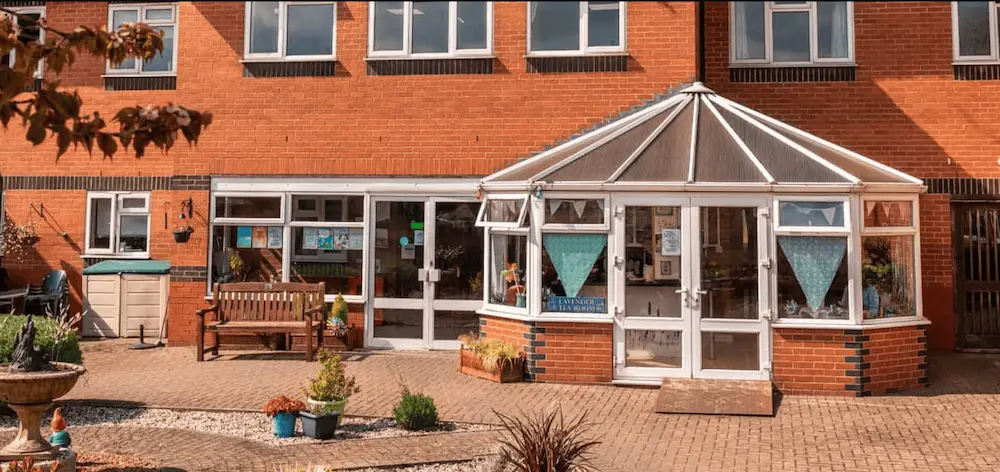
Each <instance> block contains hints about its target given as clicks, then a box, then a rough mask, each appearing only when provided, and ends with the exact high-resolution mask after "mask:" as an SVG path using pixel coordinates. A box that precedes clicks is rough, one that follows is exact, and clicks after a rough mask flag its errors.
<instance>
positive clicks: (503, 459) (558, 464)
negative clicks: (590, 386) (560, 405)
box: [493, 409, 600, 472]
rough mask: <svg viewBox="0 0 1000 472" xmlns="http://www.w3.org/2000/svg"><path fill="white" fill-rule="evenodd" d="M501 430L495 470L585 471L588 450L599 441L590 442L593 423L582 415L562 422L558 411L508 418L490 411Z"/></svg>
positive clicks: (587, 464) (562, 419)
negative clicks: (497, 419)
mask: <svg viewBox="0 0 1000 472" xmlns="http://www.w3.org/2000/svg"><path fill="white" fill-rule="evenodd" d="M493 413H494V414H496V415H497V417H498V418H499V419H500V422H501V423H502V424H503V427H504V429H505V430H506V431H505V434H504V437H503V438H502V439H500V460H499V462H498V464H497V465H498V467H500V468H503V470H510V469H513V470H515V471H517V472H588V471H593V470H595V469H594V468H593V466H592V465H591V463H590V458H589V456H590V451H591V450H592V449H593V448H594V447H596V446H597V445H598V444H600V441H597V440H593V439H590V437H589V430H590V429H591V428H592V427H593V424H591V423H588V422H586V421H585V418H586V417H587V414H586V412H584V413H583V414H582V415H580V416H578V417H576V418H574V419H571V420H569V421H568V422H567V421H565V419H564V418H563V414H562V410H561V409H555V410H552V411H550V412H548V413H542V412H536V413H533V414H530V415H527V414H524V413H522V414H521V416H518V417H514V416H508V415H505V414H503V413H500V412H498V411H496V410H493Z"/></svg>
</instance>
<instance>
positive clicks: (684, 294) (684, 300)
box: [674, 287, 689, 307]
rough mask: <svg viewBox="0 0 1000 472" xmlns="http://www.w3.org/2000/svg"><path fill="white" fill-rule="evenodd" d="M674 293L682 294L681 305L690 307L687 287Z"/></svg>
mask: <svg viewBox="0 0 1000 472" xmlns="http://www.w3.org/2000/svg"><path fill="white" fill-rule="evenodd" d="M674 293H679V294H681V303H683V304H684V306H685V307H686V306H689V305H688V289H687V287H683V288H679V289H677V290H674Z"/></svg>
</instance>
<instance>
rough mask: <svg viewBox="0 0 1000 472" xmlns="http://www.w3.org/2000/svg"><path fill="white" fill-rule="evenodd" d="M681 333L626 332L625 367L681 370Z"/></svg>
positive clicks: (633, 330)
mask: <svg viewBox="0 0 1000 472" xmlns="http://www.w3.org/2000/svg"><path fill="white" fill-rule="evenodd" d="M681 348H682V341H681V332H680V331H653V330H638V329H630V330H626V331H625V367H659V368H673V369H679V368H681V357H682V353H681Z"/></svg>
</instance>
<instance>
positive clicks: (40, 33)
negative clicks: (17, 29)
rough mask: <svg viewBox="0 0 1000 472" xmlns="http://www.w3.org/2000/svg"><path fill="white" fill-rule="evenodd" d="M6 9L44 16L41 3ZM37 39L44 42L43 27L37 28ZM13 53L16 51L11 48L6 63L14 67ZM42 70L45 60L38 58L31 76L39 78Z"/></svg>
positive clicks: (1, 14) (5, 14)
mask: <svg viewBox="0 0 1000 472" xmlns="http://www.w3.org/2000/svg"><path fill="white" fill-rule="evenodd" d="M8 9H9V10H10V11H12V12H14V13H17V14H27V15H31V14H37V15H39V17H40V18H45V6H44V5H42V6H32V7H10V8H8ZM0 16H3V17H7V16H9V15H8V14H7V13H0ZM13 20H14V23H15V24H16V23H17V19H16V18H13ZM38 41H39V42H40V43H42V44H45V29H44V28H39V30H38ZM15 54H16V53H15V51H13V50H11V51H10V53H9V54H8V57H9V62H8V64H7V65H8V66H9V67H14V55H15ZM44 70H45V60H40V61H38V68H37V69H35V72H34V73H33V74H32V75H31V76H32V77H33V78H36V79H41V78H42V74H43V72H44Z"/></svg>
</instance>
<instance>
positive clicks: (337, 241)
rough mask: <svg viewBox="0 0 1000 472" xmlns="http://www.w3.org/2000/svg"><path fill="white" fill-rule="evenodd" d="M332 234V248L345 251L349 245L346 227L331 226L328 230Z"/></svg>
mask: <svg viewBox="0 0 1000 472" xmlns="http://www.w3.org/2000/svg"><path fill="white" fill-rule="evenodd" d="M330 233H332V234H333V250H334V251H346V250H347V248H348V247H349V245H350V241H349V240H348V233H349V231H348V229H347V228H333V229H331V230H330Z"/></svg>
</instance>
